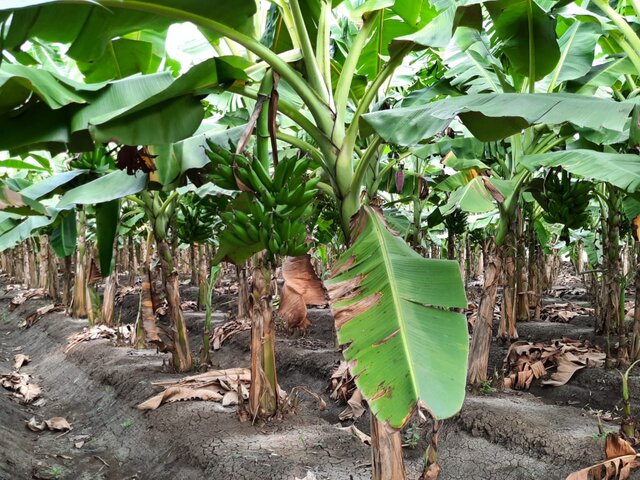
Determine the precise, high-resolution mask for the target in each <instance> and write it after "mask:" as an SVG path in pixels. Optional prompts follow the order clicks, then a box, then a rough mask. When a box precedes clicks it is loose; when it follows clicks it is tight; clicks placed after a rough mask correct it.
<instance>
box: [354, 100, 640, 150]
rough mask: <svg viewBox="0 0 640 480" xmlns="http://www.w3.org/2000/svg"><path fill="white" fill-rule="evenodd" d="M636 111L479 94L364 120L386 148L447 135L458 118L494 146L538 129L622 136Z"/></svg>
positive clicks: (609, 103)
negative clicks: (554, 127)
mask: <svg viewBox="0 0 640 480" xmlns="http://www.w3.org/2000/svg"><path fill="white" fill-rule="evenodd" d="M632 109H633V103H631V102H617V101H615V100H613V99H607V98H597V97H589V96H586V95H577V94H570V93H555V94H520V93H487V94H482V93H479V94H473V95H465V96H461V97H452V98H447V99H444V100H439V101H436V102H432V103H428V104H426V105H422V106H413V107H408V108H397V109H392V110H382V111H378V112H373V113H369V114H367V115H363V119H364V121H365V122H366V123H368V124H369V125H370V126H371V127H372V128H373V129H374V130H375V131H376V132H377V133H378V134H379V135H380V136H381V137H382V138H384V139H385V140H386V141H387V142H390V143H396V144H398V145H415V144H417V143H418V142H420V141H421V140H423V139H427V138H430V137H432V136H433V135H434V134H436V133H437V132H439V131H442V130H443V129H444V128H445V127H446V126H447V125H448V124H449V123H450V122H451V121H452V120H453V119H454V118H455V117H456V116H459V118H460V120H461V121H462V123H464V125H465V126H466V127H467V128H468V129H469V130H470V131H471V133H472V134H473V135H474V136H475V137H476V138H477V139H478V140H481V141H483V142H489V141H496V140H501V139H503V138H506V137H508V136H509V135H514V134H516V133H518V132H520V131H521V130H522V129H524V128H526V127H529V126H531V125H536V124H562V123H571V124H573V125H575V126H577V127H583V128H589V129H593V130H599V129H602V128H606V129H609V130H616V131H622V130H624V127H625V122H626V121H627V119H628V117H629V115H630V113H631V111H632Z"/></svg>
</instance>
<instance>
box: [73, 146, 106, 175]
mask: <svg viewBox="0 0 640 480" xmlns="http://www.w3.org/2000/svg"><path fill="white" fill-rule="evenodd" d="M69 167H71V168H73V169H78V170H94V171H103V170H108V169H109V168H111V167H113V158H112V157H111V156H110V155H109V154H108V153H107V150H106V149H105V148H104V147H103V146H99V147H96V148H95V149H94V150H93V151H92V152H83V153H81V154H80V155H78V156H77V157H75V158H73V159H71V161H69Z"/></svg>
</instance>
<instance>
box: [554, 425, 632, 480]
mask: <svg viewBox="0 0 640 480" xmlns="http://www.w3.org/2000/svg"><path fill="white" fill-rule="evenodd" d="M604 448H605V457H606V460H604V461H602V462H599V463H596V464H595V465H591V466H590V467H587V468H583V469H582V470H579V471H577V472H573V473H571V474H570V475H569V476H568V477H567V479H566V480H590V479H594V480H613V479H614V478H618V479H619V480H627V479H629V478H630V476H631V471H632V470H634V469H636V468H638V467H640V460H639V459H638V453H637V452H636V450H635V449H634V448H633V447H632V446H631V444H630V443H629V442H628V441H627V440H624V439H623V438H620V436H619V435H618V434H616V433H609V434H608V435H607V438H606V441H605V447H604Z"/></svg>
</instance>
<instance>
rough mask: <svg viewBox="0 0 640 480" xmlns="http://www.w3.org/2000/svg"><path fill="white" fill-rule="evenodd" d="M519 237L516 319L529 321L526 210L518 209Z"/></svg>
mask: <svg viewBox="0 0 640 480" xmlns="http://www.w3.org/2000/svg"><path fill="white" fill-rule="evenodd" d="M517 224H518V239H517V249H516V278H517V294H516V320H517V321H518V322H528V321H529V319H530V317H529V281H528V278H527V269H526V266H527V249H526V239H525V231H524V212H523V211H522V208H519V209H518V221H517Z"/></svg>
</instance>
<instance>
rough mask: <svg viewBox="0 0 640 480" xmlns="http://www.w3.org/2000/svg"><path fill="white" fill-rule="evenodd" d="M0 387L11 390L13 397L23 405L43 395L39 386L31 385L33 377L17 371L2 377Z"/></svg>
mask: <svg viewBox="0 0 640 480" xmlns="http://www.w3.org/2000/svg"><path fill="white" fill-rule="evenodd" d="M16 363H17V361H16ZM20 365H22V364H20ZM0 385H2V386H3V387H4V388H6V389H8V390H11V391H12V396H13V397H15V398H17V399H18V400H19V401H21V402H22V403H31V402H33V401H34V400H35V399H36V398H38V397H39V396H40V394H41V393H42V389H41V388H40V386H39V385H38V384H36V383H31V375H29V374H27V373H18V372H17V371H16V372H12V373H6V374H3V375H0Z"/></svg>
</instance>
